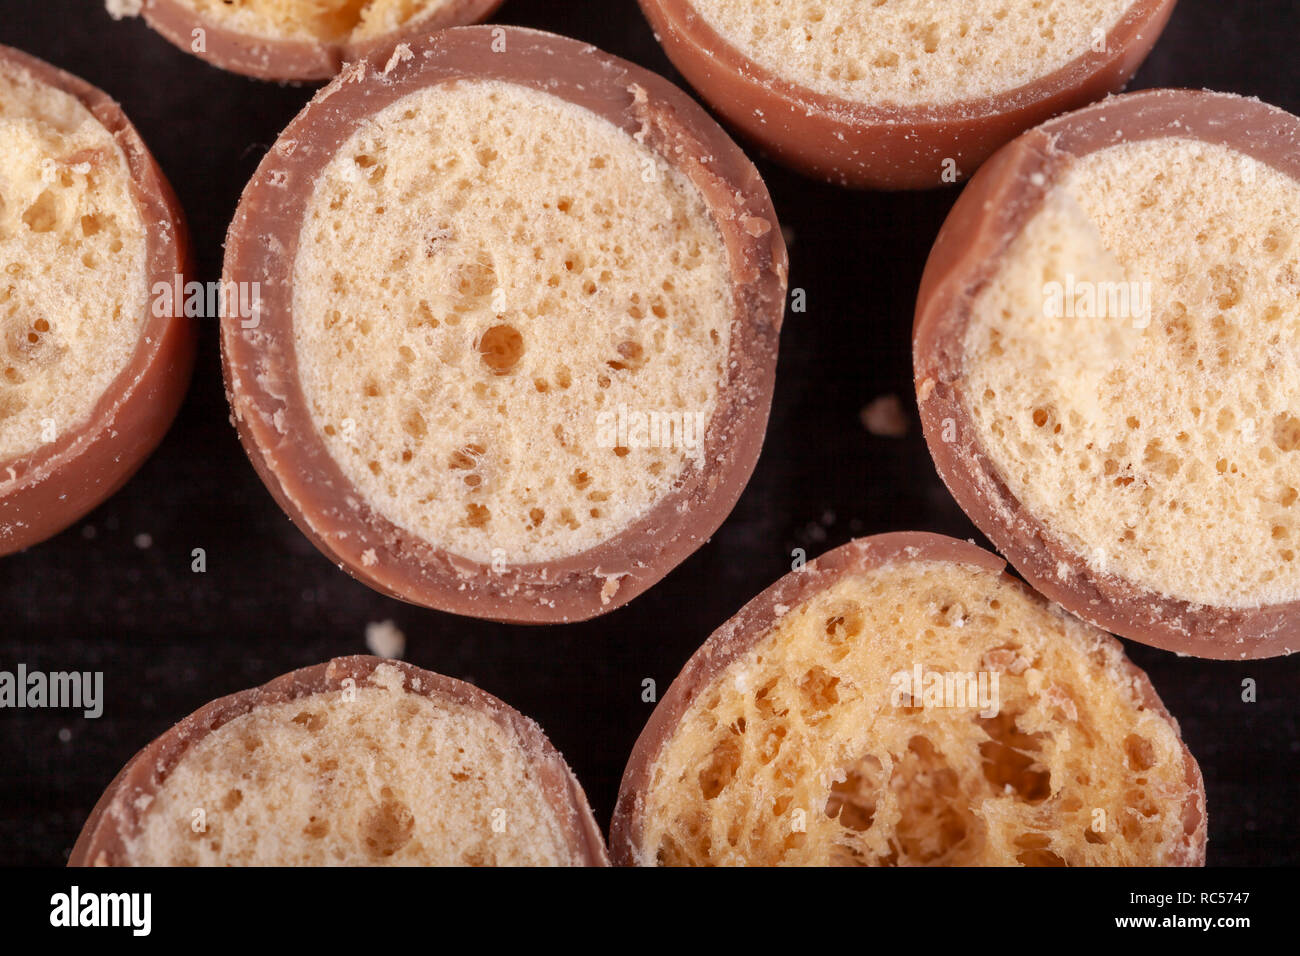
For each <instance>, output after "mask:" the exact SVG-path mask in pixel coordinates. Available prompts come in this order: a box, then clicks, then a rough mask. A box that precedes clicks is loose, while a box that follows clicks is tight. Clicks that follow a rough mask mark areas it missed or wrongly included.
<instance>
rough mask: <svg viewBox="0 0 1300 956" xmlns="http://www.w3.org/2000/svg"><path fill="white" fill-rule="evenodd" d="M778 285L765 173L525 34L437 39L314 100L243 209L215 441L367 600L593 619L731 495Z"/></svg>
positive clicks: (690, 541) (601, 73)
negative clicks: (249, 304)
mask: <svg viewBox="0 0 1300 956" xmlns="http://www.w3.org/2000/svg"><path fill="white" fill-rule="evenodd" d="M494 50H495V51H496V52H492V51H494ZM403 143H405V144H406V145H402V144H403ZM786 268H787V265H786V251H785V246H784V242H783V240H782V238H781V231H780V228H779V226H778V224H777V219H776V215H775V212H774V211H773V208H772V204H771V200H770V199H769V197H768V194H767V190H766V188H765V187H764V185H763V183H762V181H761V179H760V178H759V176H758V173H757V171H756V170H755V169H754V167H753V166H752V164H750V162H749V161H748V160H747V159H746V158H745V156H744V155H743V154H742V153H741V151H740V150H739V149H738V148H737V147H736V146H735V144H734V143H732V142H731V140H730V139H728V138H727V136H726V134H725V133H723V132H722V130H721V129H719V128H718V126H717V125H716V124H715V123H714V122H713V121H712V120H710V119H709V118H708V116H707V115H706V114H705V113H704V112H703V110H701V109H700V108H699V107H698V106H697V105H696V104H695V103H694V102H693V101H692V100H691V99H690V98H689V97H687V96H686V95H685V94H684V93H682V92H681V91H680V90H678V89H676V88H675V87H673V86H672V85H670V84H669V83H667V82H665V81H664V80H662V79H661V78H659V77H657V76H655V75H653V74H651V73H648V72H646V71H645V70H642V69H640V68H638V67H636V66H633V65H632V64H629V63H626V62H623V61H621V60H618V59H615V58H614V57H611V56H608V55H607V54H604V53H602V52H600V51H599V50H596V49H594V48H593V47H591V46H587V45H585V44H582V43H578V42H576V41H573V40H569V39H565V38H562V37H557V36H553V35H550V34H546V33H540V32H537V31H532V30H524V29H518V28H505V30H504V33H503V32H502V28H488V27H463V28H457V29H453V30H447V31H443V32H441V33H439V34H437V35H435V36H432V37H429V38H428V39H426V40H422V41H420V42H417V43H414V44H412V45H410V46H409V47H407V46H404V47H400V48H399V50H398V51H397V53H395V54H394V56H393V57H392V59H391V61H390V62H389V63H387V64H386V65H385V67H384V68H382V69H380V68H378V67H377V66H373V65H366V64H360V65H357V66H355V67H353V68H350V69H349V71H348V72H347V73H346V74H345V75H343V76H341V77H339V78H338V79H337V80H336V81H335V82H334V83H332V84H331V85H330V86H328V87H327V88H325V89H324V90H323V91H321V92H320V93H319V94H318V95H317V97H316V98H315V99H314V100H313V101H312V102H311V103H310V104H309V105H308V106H307V108H306V109H305V110H304V111H303V112H302V113H301V114H300V115H299V117H298V118H297V119H296V120H294V122H293V123H292V124H291V125H290V126H289V128H288V129H287V130H286V131H285V132H284V134H283V135H282V136H281V138H280V140H279V141H278V142H277V143H276V145H275V146H274V147H273V148H272V149H271V151H270V153H269V154H268V156H267V157H266V159H265V160H264V161H263V163H262V165H261V167H260V168H259V169H258V171H257V173H256V175H255V176H254V178H253V180H252V182H251V183H250V184H249V186H248V188H247V189H246V190H245V193H244V196H243V199H242V200H241V202H240V205H239V209H238V212H237V213H236V216H235V220H234V223H233V224H232V226H231V229H230V234H229V237H228V240H227V244H226V260H225V280H226V281H227V282H234V283H248V284H254V283H255V284H257V286H258V287H259V288H260V290H261V311H260V315H259V316H258V318H257V319H256V320H255V321H252V322H239V321H236V320H231V321H228V322H226V323H224V324H223V326H222V351H223V357H224V363H225V372H226V382H227V388H228V393H229V396H230V400H231V405H232V408H233V410H234V418H235V422H236V424H237V427H238V429H239V434H240V438H241V440H242V441H243V444H244V447H245V449H246V450H247V452H248V454H249V457H250V458H251V459H252V461H253V464H254V465H255V466H256V468H257V470H258V472H259V474H260V475H261V476H262V479H263V480H264V481H265V483H266V485H267V487H268V488H269V489H270V490H271V492H272V493H273V494H274V495H275V497H276V499H277V500H278V501H279V503H280V504H281V506H282V507H283V508H284V509H285V511H286V512H287V513H288V514H289V515H290V517H292V518H293V520H294V521H295V522H296V523H297V524H298V526H299V527H300V528H301V529H302V530H303V532H304V533H305V534H307V536H308V537H309V538H311V539H312V541H313V542H315V543H316V545H317V546H318V547H319V548H320V549H321V550H322V551H323V552H324V553H325V554H326V555H328V556H329V557H330V558H331V559H332V560H333V561H335V562H336V563H337V564H338V565H339V566H340V567H342V568H344V569H345V570H347V571H348V572H349V573H350V574H352V575H354V576H355V577H357V578H358V579H359V580H361V581H364V582H365V583H366V584H368V585H370V586H371V587H373V588H375V589H377V590H379V591H382V592H384V593H386V594H389V595H391V596H394V597H398V598H401V599H404V600H407V601H410V602H412V603H416V604H421V605H424V606H426V607H431V608H437V609H441V610H447V611H452V612H455V613H460V614H467V615H471V616H476V617H483V618H489V619H495V620H503V621H517V622H534V623H544V622H558V621H573V620H581V619H585V618H590V617H593V616H595V615H598V614H601V613H604V612H606V611H610V610H613V609H614V608H617V607H618V606H620V605H622V604H624V603H626V602H627V601H629V600H631V599H632V598H634V597H635V596H637V595H638V594H640V593H641V592H643V591H644V590H645V589H646V588H648V587H650V586H651V585H652V584H654V583H655V582H656V581H658V580H659V579H660V578H662V577H663V576H664V575H665V574H667V573H668V571H670V570H671V569H672V568H673V567H674V566H676V565H677V564H678V563H679V562H681V561H682V560H683V559H685V557H686V556H687V555H689V554H690V553H691V552H693V551H694V550H695V549H696V548H698V547H699V546H700V545H701V544H702V543H703V542H704V541H705V540H706V539H707V538H708V537H709V535H711V534H712V533H713V531H714V530H716V529H717V527H718V526H719V525H720V524H721V523H722V521H723V519H724V518H725V517H726V515H727V514H728V513H729V512H730V510H731V508H732V507H733V506H734V504H735V502H736V500H737V498H738V497H739V495H740V493H741V490H742V489H743V487H744V485H745V483H746V482H747V481H748V478H749V475H750V473H751V472H752V470H753V467H754V463H755V461H756V459H757V457H758V453H759V450H760V447H761V444H762V440H763V433H764V429H765V426H766V421H767V415H768V409H769V406H770V401H771V394H772V386H773V376H774V369H775V364H776V355H777V340H778V333H779V330H780V325H781V319H782V316H783V311H784V294H785V284H786ZM674 436H675V437H674Z"/></svg>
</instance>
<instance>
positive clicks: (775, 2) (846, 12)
mask: <svg viewBox="0 0 1300 956" xmlns="http://www.w3.org/2000/svg"><path fill="white" fill-rule="evenodd" d="M691 3H692V5H693V6H694V7H695V9H696V10H698V11H699V13H700V15H701V16H702V17H703V18H704V20H705V21H706V22H707V23H709V24H710V25H711V26H712V27H713V28H714V29H715V30H716V31H717V32H718V34H719V35H720V36H722V37H723V38H724V39H726V40H727V41H728V42H730V43H731V45H732V46H734V47H736V48H737V49H738V50H740V51H741V52H742V53H744V54H745V56H747V57H748V58H749V59H751V60H753V61H754V62H755V63H758V64H759V65H761V66H763V67H766V68H767V69H769V70H771V71H773V72H774V73H776V74H777V75H778V76H781V77H783V78H784V79H786V80H789V81H791V82H793V83H796V84H798V85H800V86H803V87H805V88H806V89H810V90H813V91H814V92H817V93H821V94H824V95H828V96H837V97H840V98H842V99H847V100H852V101H855V102H862V103H869V104H872V105H878V106H886V105H894V106H924V105H928V104H933V105H950V104H954V103H960V102H966V101H969V100H975V99H979V98H981V97H986V96H992V95H995V94H998V93H1005V92H1007V91H1010V90H1014V89H1016V88H1017V87H1020V86H1023V85H1025V84H1026V83H1030V82H1032V81H1033V80H1035V79H1038V78H1040V77H1043V76H1046V75H1048V74H1049V73H1052V72H1053V71H1055V70H1058V69H1060V68H1061V67H1063V66H1065V65H1066V64H1067V63H1069V62H1070V61H1071V60H1073V59H1075V58H1076V57H1079V56H1082V55H1084V54H1086V53H1088V52H1089V51H1090V49H1091V48H1092V45H1093V44H1094V43H1100V42H1104V39H1105V36H1106V35H1107V34H1108V33H1109V32H1110V30H1111V29H1112V28H1113V27H1114V26H1115V24H1116V23H1118V22H1119V19H1120V17H1121V16H1122V15H1123V14H1124V12H1125V11H1126V10H1128V8H1129V7H1130V6H1132V0H992V2H989V0H691Z"/></svg>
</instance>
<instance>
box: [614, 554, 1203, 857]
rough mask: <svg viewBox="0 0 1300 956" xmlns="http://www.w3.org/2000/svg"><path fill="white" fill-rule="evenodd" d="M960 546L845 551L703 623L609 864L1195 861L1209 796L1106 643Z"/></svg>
mask: <svg viewBox="0 0 1300 956" xmlns="http://www.w3.org/2000/svg"><path fill="white" fill-rule="evenodd" d="M1004 568H1005V565H1004V563H1003V562H1002V561H1001V560H1000V559H999V558H998V557H997V556H995V555H993V554H990V553H989V552H987V551H984V550H983V549H981V548H978V547H976V546H975V545H973V544H970V543H968V542H965V541H958V540H955V539H952V538H946V537H943V536H940V535H934V534H922V533H913V532H904V533H896V534H884V535H878V536H875V537H871V538H864V539H860V540H856V541H851V542H849V543H848V544H846V545H843V546H842V547H839V548H836V549H834V550H832V551H830V552H828V553H827V554H825V555H823V556H821V557H820V558H818V559H816V560H815V561H811V562H809V563H808V564H807V565H805V566H803V567H801V568H800V569H798V570H796V571H794V572H792V573H790V574H787V575H786V576H785V577H783V578H782V579H781V580H779V581H777V582H776V583H775V584H774V585H772V586H771V587H770V588H768V589H767V590H766V591H764V592H763V593H762V594H760V595H759V596H758V597H756V598H755V599H754V600H752V601H751V602H749V604H747V605H745V607H744V608H742V609H741V610H740V612H739V613H737V614H736V616H735V617H733V618H732V619H731V620H730V621H728V622H727V623H726V624H724V625H722V626H721V627H720V628H718V630H717V631H715V632H714V633H713V635H712V636H711V637H710V638H709V639H708V640H707V641H706V642H705V643H704V645H703V646H702V647H701V648H700V649H699V650H698V651H697V652H696V653H695V654H694V655H693V656H692V657H691V659H690V660H689V661H688V662H687V664H686V666H685V667H684V668H683V669H682V672H681V673H680V674H679V675H678V677H677V678H676V680H674V681H673V683H672V686H671V687H669V689H668V691H667V693H665V694H664V695H663V697H662V698H661V699H660V701H659V703H658V705H657V706H656V707H655V711H654V713H653V714H652V715H651V717H650V720H649V721H648V722H647V724H646V726H645V729H644V730H643V731H642V732H641V736H640V737H639V739H638V740H637V742H636V745H635V747H634V748H633V751H632V755H631V759H630V760H629V761H628V765H627V769H626V771H625V772H624V774H623V781H622V786H621V787H620V789H619V796H618V802H617V804H616V806H615V809H614V818H613V823H612V825H611V829H610V851H611V854H612V856H613V858H614V861H615V863H616V864H622V865H648V866H654V865H668V866H673V865H701V864H710V865H846V866H863V865H868V866H872V865H875V866H940V865H943V866H981V865H982V866H991V865H997V866H1002V865H1010V866H1016V865H1021V866H1066V865H1071V866H1080V865H1164V866H1200V865H1203V864H1204V862H1205V843H1206V823H1205V789H1204V786H1203V784H1202V780H1201V773H1200V769H1199V767H1198V766H1197V764H1196V761H1195V759H1193V757H1192V755H1191V754H1190V753H1189V752H1188V750H1187V747H1186V746H1185V745H1184V743H1183V742H1182V740H1181V738H1180V736H1179V732H1178V725H1177V722H1176V721H1175V720H1174V719H1173V718H1172V717H1171V716H1170V715H1169V713H1168V711H1167V710H1166V709H1165V708H1164V706H1163V704H1161V702H1160V699H1159V697H1158V696H1157V695H1156V692H1155V690H1154V689H1153V688H1152V686H1151V683H1150V681H1149V680H1148V679H1147V677H1146V675H1145V674H1144V673H1143V672H1142V671H1140V670H1139V669H1138V668H1136V667H1135V666H1134V665H1133V664H1132V663H1130V662H1129V661H1128V660H1127V659H1126V658H1125V656H1124V653H1123V650H1122V648H1121V647H1120V644H1119V642H1118V641H1116V640H1115V639H1114V638H1112V637H1111V636H1109V635H1107V634H1104V633H1102V632H1101V631H1098V630H1097V629H1095V628H1093V627H1091V626H1089V625H1087V624H1084V623H1083V622H1081V621H1079V620H1077V619H1075V618H1073V617H1071V616H1070V615H1068V614H1065V613H1063V612H1062V611H1061V610H1060V609H1059V608H1057V607H1055V606H1054V605H1051V604H1050V603H1049V602H1047V601H1045V600H1044V599H1043V598H1042V596H1041V595H1039V594H1037V593H1035V592H1033V591H1032V590H1030V589H1029V588H1027V587H1026V586H1025V585H1024V584H1023V583H1022V582H1021V581H1019V580H1017V579H1015V578H1013V577H1011V576H1010V575H1009V574H1007V573H1006V572H1005V571H1004Z"/></svg>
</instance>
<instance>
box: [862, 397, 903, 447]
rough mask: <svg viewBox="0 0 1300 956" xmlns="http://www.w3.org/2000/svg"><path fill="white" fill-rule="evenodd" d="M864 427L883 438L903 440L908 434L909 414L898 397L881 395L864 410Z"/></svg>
mask: <svg viewBox="0 0 1300 956" xmlns="http://www.w3.org/2000/svg"><path fill="white" fill-rule="evenodd" d="M860 417H861V418H862V427H863V428H865V429H866V430H867V431H869V432H870V433H871V434H873V435H879V436H880V437H882V438H902V437H903V436H904V435H906V434H907V430H908V421H907V413H906V412H905V411H904V410H903V403H902V402H901V401H899V398H898V396H897V395H893V394H890V395H881V396H880V397H879V398H876V399H873V400H872V401H871V402H870V403H868V405H867V407H866V408H864V409H862V413H861V416H860Z"/></svg>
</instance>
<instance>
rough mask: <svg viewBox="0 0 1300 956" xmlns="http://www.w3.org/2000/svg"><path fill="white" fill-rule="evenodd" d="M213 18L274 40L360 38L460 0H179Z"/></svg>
mask: <svg viewBox="0 0 1300 956" xmlns="http://www.w3.org/2000/svg"><path fill="white" fill-rule="evenodd" d="M179 2H180V3H181V4H182V5H184V6H187V7H189V8H191V9H192V10H194V12H195V13H198V14H200V15H201V16H203V17H204V18H205V19H207V20H208V21H209V22H210V23H214V24H217V25H218V26H221V27H225V28H226V29H229V30H233V31H235V32H236V33H243V34H245V35H248V36H256V37H265V38H267V39H272V40H306V41H316V42H323V43H348V42H351V43H358V42H362V41H364V40H371V39H374V38H376V37H380V36H383V35H384V34H386V33H391V32H392V31H394V30H396V29H398V28H399V27H404V26H406V25H407V24H410V23H414V22H416V21H418V20H421V19H423V18H424V17H428V16H431V15H433V14H434V13H437V12H438V11H440V10H442V9H444V8H446V7H448V6H450V5H451V4H452V3H453V2H455V0H179Z"/></svg>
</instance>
